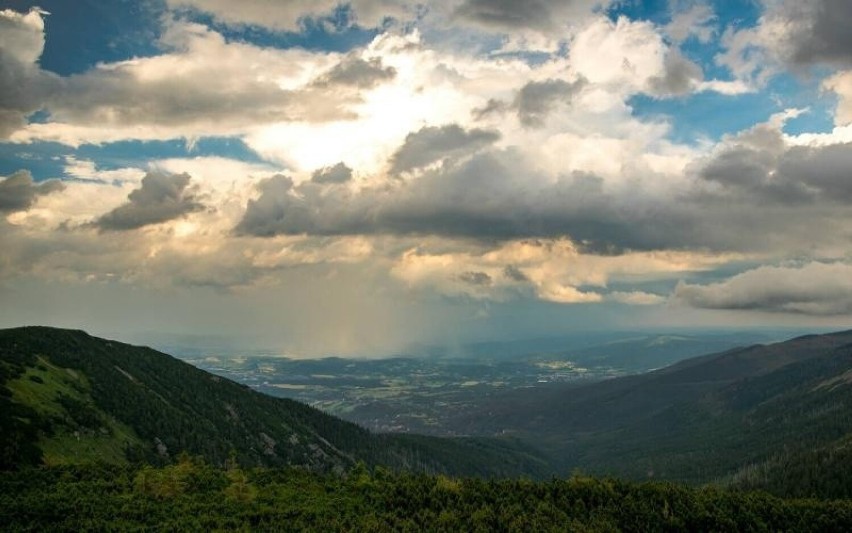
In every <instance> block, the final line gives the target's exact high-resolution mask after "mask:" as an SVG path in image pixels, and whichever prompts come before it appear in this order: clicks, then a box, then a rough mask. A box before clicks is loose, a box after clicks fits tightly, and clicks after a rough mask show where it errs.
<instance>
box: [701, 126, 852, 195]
mask: <svg viewBox="0 0 852 533" xmlns="http://www.w3.org/2000/svg"><path fill="white" fill-rule="evenodd" d="M850 168H852V143H845V144H832V145H826V146H792V147H789V146H785V145H784V141H783V138H782V134H781V132H780V131H779V130H777V129H775V128H771V127H768V126H765V125H763V126H757V127H755V128H753V129H752V130H750V131H749V132H747V133H745V134H743V135H741V136H740V138H737V139H734V140H732V141H729V142H728V143H727V146H724V147H723V148H722V149H721V150H719V151H717V152H716V153H715V154H714V155H713V156H712V157H710V158H708V159H705V160H704V161H703V162H702V163H701V164H700V168H699V170H698V174H699V176H700V177H701V178H702V179H704V180H706V181H708V182H713V183H716V184H717V185H719V186H721V192H722V193H723V194H725V193H727V194H731V195H736V196H738V197H742V196H743V195H747V196H748V197H749V198H750V199H752V200H755V201H761V202H773V203H780V204H795V203H807V202H816V201H821V202H828V203H836V202H847V201H849V200H852V179H850V173H849V169H850Z"/></svg>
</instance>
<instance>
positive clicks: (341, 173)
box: [311, 163, 352, 183]
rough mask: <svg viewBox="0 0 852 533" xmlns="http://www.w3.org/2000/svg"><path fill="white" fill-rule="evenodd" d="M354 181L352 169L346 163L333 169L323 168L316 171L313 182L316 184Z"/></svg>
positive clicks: (312, 177) (312, 176)
mask: <svg viewBox="0 0 852 533" xmlns="http://www.w3.org/2000/svg"><path fill="white" fill-rule="evenodd" d="M351 179H352V169H351V168H349V167H348V166H346V164H345V163H338V164H336V165H334V166H333V167H323V168H320V169H317V170H315V171H314V173H313V174H312V175H311V181H313V182H314V183H346V182H347V181H349V180H351Z"/></svg>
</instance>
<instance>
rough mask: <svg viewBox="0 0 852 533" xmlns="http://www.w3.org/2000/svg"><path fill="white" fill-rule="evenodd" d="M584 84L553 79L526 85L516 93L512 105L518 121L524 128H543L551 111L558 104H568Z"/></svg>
mask: <svg viewBox="0 0 852 533" xmlns="http://www.w3.org/2000/svg"><path fill="white" fill-rule="evenodd" d="M585 84H586V82H585V80H583V79H582V78H580V79H578V80H577V81H574V82H572V83H568V82H567V81H564V80H554V79H551V80H545V81H541V82H532V81H531V82H529V83H527V84H526V85H524V86H523V87H522V88H521V90H520V91H518V94H517V96H515V101H514V104H513V107H514V108H515V109H517V111H518V120H520V121H521V124H523V125H524V126H526V127H541V126H543V125H544V123H545V120H546V119H547V116H548V114H549V113H550V112H551V110H552V109H553V108H554V107H555V106H556V105H557V104H560V103H562V104H570V103H571V101H572V99H573V97H574V96H575V95H576V94H577V93H578V92H579V91H580V90H581V89H582V88H583V86H584V85H585Z"/></svg>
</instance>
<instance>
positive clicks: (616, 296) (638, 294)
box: [606, 291, 666, 305]
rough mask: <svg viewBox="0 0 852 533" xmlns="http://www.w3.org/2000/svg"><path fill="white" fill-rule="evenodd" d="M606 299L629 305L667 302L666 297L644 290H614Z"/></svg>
mask: <svg viewBox="0 0 852 533" xmlns="http://www.w3.org/2000/svg"><path fill="white" fill-rule="evenodd" d="M606 300H608V301H611V302H618V303H622V304H627V305H659V304H662V303H665V302H666V298H665V297H663V296H660V295H659V294H653V293H650V292H644V291H614V292H611V293H609V294H607V295H606Z"/></svg>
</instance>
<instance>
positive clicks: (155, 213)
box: [95, 172, 204, 231]
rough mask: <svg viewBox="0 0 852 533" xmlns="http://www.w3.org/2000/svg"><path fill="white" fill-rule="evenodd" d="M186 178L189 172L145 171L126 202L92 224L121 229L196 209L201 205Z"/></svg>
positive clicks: (198, 209)
mask: <svg viewBox="0 0 852 533" xmlns="http://www.w3.org/2000/svg"><path fill="white" fill-rule="evenodd" d="M189 182H190V176H189V174H165V173H161V172H149V173H148V174H146V175H145V177H144V178H142V186H141V187H140V188H138V189H136V190H134V191H133V192H131V193H130V194H129V195H128V196H127V200H128V201H127V203H125V204H122V205H120V206H118V207H116V208H115V209H113V210H112V211H110V212H109V213H107V214H105V215H103V216H102V217H100V218H99V219H98V220H97V221H96V222H95V225H96V226H97V227H99V228H100V229H102V230H113V231H125V230H132V229H137V228H141V227H143V226H148V225H151V224H159V223H161V222H167V221H169V220H174V219H177V218H181V217H183V216H186V215H188V214H189V213H192V212H195V211H200V210H202V209H203V208H204V206H203V205H202V204H201V202H200V201H199V198H198V196H197V190H196V189H195V188H194V187H190V186H189Z"/></svg>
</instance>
